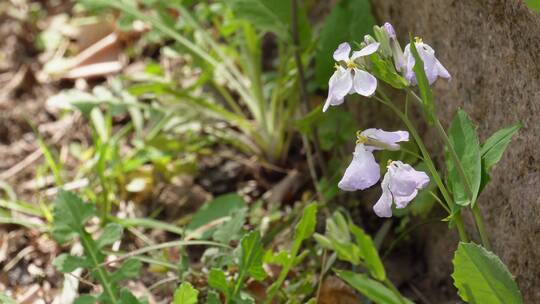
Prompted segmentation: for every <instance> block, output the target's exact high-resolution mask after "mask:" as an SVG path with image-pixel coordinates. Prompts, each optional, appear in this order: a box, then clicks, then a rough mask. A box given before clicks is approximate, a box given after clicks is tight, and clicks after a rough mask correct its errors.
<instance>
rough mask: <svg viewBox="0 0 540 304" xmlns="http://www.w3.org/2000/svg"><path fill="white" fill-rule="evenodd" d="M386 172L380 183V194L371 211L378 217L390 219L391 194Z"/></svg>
mask: <svg viewBox="0 0 540 304" xmlns="http://www.w3.org/2000/svg"><path fill="white" fill-rule="evenodd" d="M388 177H389V175H388V172H387V173H386V174H385V175H384V178H383V181H382V183H381V188H382V194H381V197H380V198H379V200H378V201H377V203H375V205H374V206H373V211H375V214H376V215H377V216H378V217H392V193H391V192H390V189H389V188H388V179H389V178H388Z"/></svg>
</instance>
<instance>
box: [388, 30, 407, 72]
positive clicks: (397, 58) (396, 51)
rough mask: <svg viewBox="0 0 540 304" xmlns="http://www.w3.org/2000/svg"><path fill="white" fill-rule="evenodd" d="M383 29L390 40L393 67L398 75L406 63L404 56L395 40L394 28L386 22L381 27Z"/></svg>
mask: <svg viewBox="0 0 540 304" xmlns="http://www.w3.org/2000/svg"><path fill="white" fill-rule="evenodd" d="M383 28H384V30H385V31H386V33H387V34H388V37H389V38H390V50H391V52H392V58H393V59H394V65H395V66H396V70H397V71H398V72H400V73H403V71H404V70H405V67H406V63H407V61H406V59H405V56H404V55H403V50H402V49H401V45H400V44H399V41H398V40H397V36H396V31H394V27H393V26H392V24H390V23H388V22H386V23H385V24H384V25H383Z"/></svg>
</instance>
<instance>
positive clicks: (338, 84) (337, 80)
mask: <svg viewBox="0 0 540 304" xmlns="http://www.w3.org/2000/svg"><path fill="white" fill-rule="evenodd" d="M352 87H353V84H352V75H351V72H350V71H349V70H346V69H344V68H343V67H339V68H338V69H337V70H336V71H335V72H334V74H333V75H332V77H330V80H329V81H328V97H327V98H326V102H325V104H324V107H323V112H326V110H328V107H329V106H331V105H332V106H337V105H340V104H342V103H343V98H345V96H346V95H347V94H348V93H349V91H350V90H351V88H352Z"/></svg>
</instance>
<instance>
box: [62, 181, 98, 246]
mask: <svg viewBox="0 0 540 304" xmlns="http://www.w3.org/2000/svg"><path fill="white" fill-rule="evenodd" d="M94 215H95V209H94V206H93V205H91V204H87V203H85V202H83V201H82V200H81V199H80V198H79V197H78V196H76V195H75V194H73V193H71V192H66V191H63V190H60V192H59V193H58V196H57V198H56V201H55V203H54V209H53V223H54V226H53V230H52V235H53V237H54V238H55V239H56V240H57V241H58V242H59V243H61V244H64V243H66V242H67V241H69V240H71V239H73V237H74V236H75V235H77V234H80V233H83V232H84V225H85V223H86V221H88V219H90V217H92V216H94Z"/></svg>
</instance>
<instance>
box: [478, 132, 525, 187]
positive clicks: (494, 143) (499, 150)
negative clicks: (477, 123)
mask: <svg viewBox="0 0 540 304" xmlns="http://www.w3.org/2000/svg"><path fill="white" fill-rule="evenodd" d="M520 128H521V124H517V125H514V126H511V127H508V128H504V129H501V130H499V131H497V132H495V133H494V134H493V135H491V137H490V138H488V139H487V140H486V142H485V143H484V145H483V146H482V150H481V151H480V153H481V155H482V178H481V181H480V190H479V191H478V193H480V192H482V191H483V190H484V188H485V187H486V185H487V184H488V182H489V181H490V180H491V177H490V175H489V171H490V170H491V167H493V166H494V165H495V164H496V163H498V162H499V161H500V160H501V158H502V155H503V153H504V151H505V150H506V148H507V147H508V144H510V140H511V139H512V136H514V134H516V132H517V131H518V130H519V129H520Z"/></svg>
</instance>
